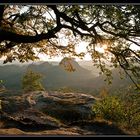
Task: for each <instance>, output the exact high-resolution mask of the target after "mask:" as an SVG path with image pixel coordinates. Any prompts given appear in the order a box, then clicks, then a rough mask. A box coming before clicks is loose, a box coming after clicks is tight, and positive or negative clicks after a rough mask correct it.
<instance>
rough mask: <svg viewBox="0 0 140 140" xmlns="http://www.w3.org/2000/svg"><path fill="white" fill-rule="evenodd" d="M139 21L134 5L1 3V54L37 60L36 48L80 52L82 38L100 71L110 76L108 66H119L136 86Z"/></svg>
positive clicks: (48, 51) (9, 59)
mask: <svg viewBox="0 0 140 140" xmlns="http://www.w3.org/2000/svg"><path fill="white" fill-rule="evenodd" d="M139 24H140V7H139V6H138V5H0V52H1V53H0V57H3V56H5V57H6V59H5V61H4V63H6V62H12V61H13V60H16V59H17V60H19V61H20V62H25V61H28V60H35V59H38V56H37V55H36V52H38V53H45V54H47V55H50V56H55V55H62V56H63V54H69V55H70V56H78V57H84V55H85V53H84V52H83V53H77V52H76V51H75V45H76V44H78V43H79V42H80V41H86V42H88V43H89V45H88V47H87V53H89V54H90V55H91V58H92V59H93V62H94V65H96V66H97V67H99V68H100V69H101V72H103V73H105V74H106V76H107V77H110V75H111V71H110V70H109V69H108V67H107V65H109V66H110V67H115V68H116V67H118V68H121V69H123V70H124V71H125V73H126V74H127V75H128V76H129V77H130V79H131V80H132V81H133V82H134V84H135V85H136V87H137V88H139V85H138V81H136V80H137V79H139V78H138V77H140V73H139V71H140V68H139V64H140V49H139V47H140V43H139V42H140V26H139ZM62 40H63V41H62ZM62 42H65V45H64V43H62ZM97 45H98V46H100V47H103V46H104V45H106V46H107V48H106V49H105V50H104V51H105V52H104V53H101V52H99V51H98V50H97V49H96V47H97ZM132 45H136V46H137V48H138V49H133V47H132ZM107 79H108V78H107ZM108 80H110V79H108Z"/></svg>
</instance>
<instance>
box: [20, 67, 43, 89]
mask: <svg viewBox="0 0 140 140" xmlns="http://www.w3.org/2000/svg"><path fill="white" fill-rule="evenodd" d="M41 78H42V75H41V74H40V73H37V72H34V71H32V70H30V69H29V70H27V72H26V73H25V75H24V76H23V79H22V88H23V90H24V91H38V90H39V91H40V90H41V91H42V90H45V89H44V87H43V85H42V84H41V81H40V80H41Z"/></svg>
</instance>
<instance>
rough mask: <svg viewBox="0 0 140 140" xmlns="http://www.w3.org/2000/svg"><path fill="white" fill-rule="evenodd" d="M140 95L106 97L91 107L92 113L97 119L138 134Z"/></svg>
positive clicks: (139, 126)
mask: <svg viewBox="0 0 140 140" xmlns="http://www.w3.org/2000/svg"><path fill="white" fill-rule="evenodd" d="M139 105H140V95H139V94H132V93H131V94H125V95H124V97H122V96H106V97H104V98H102V99H101V100H99V101H97V102H96V103H95V104H94V105H93V108H92V110H93V113H94V114H95V116H96V117H97V118H102V119H106V120H109V121H112V122H115V123H117V124H118V125H121V126H123V127H125V128H127V129H135V130H137V131H139V132H140V107H139Z"/></svg>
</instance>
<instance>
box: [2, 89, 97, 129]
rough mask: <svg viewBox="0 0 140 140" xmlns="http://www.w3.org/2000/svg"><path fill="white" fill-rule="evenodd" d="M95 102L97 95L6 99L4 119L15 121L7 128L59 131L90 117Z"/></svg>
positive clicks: (35, 95)
mask: <svg viewBox="0 0 140 140" xmlns="http://www.w3.org/2000/svg"><path fill="white" fill-rule="evenodd" d="M94 102H95V98H94V97H93V96H91V95H85V94H81V93H58V92H51V93H48V92H44V91H43V92H42V91H37V92H30V93H26V94H23V95H22V96H10V97H6V98H2V112H1V119H3V120H7V121H9V122H12V123H7V125H6V127H14V125H15V126H16V127H19V126H20V125H21V127H22V128H23V126H25V128H26V126H28V127H29V126H30V127H33V126H35V127H36V128H37V129H39V128H45V129H56V128H60V127H65V126H66V125H65V124H67V123H68V122H72V121H78V120H83V119H87V118H88V117H90V115H91V107H92V105H93V103H94Z"/></svg>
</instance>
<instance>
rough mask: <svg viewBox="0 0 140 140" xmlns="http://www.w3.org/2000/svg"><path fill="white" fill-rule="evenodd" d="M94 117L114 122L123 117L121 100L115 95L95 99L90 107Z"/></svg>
mask: <svg viewBox="0 0 140 140" xmlns="http://www.w3.org/2000/svg"><path fill="white" fill-rule="evenodd" d="M92 110H93V112H94V113H95V115H96V117H101V118H104V119H106V120H111V121H114V122H118V121H122V119H123V118H124V112H123V102H122V101H121V100H120V99H119V98H118V97H117V96H107V97H105V98H103V99H102V100H99V101H97V102H96V103H95V104H94V105H93V108H92Z"/></svg>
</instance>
